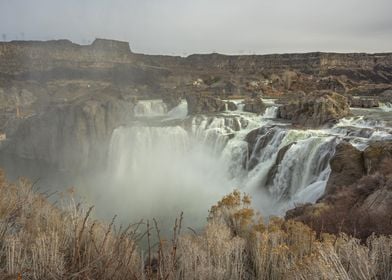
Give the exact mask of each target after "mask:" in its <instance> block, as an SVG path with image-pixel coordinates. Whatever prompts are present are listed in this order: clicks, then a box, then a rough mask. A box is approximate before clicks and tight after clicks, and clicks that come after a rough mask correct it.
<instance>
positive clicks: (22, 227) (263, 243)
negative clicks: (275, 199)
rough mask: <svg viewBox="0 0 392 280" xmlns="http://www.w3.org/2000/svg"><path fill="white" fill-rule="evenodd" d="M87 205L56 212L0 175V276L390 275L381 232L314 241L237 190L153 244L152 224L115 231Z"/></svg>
mask: <svg viewBox="0 0 392 280" xmlns="http://www.w3.org/2000/svg"><path fill="white" fill-rule="evenodd" d="M91 211H92V208H90V209H87V210H84V209H83V208H82V207H80V206H78V205H75V204H74V203H71V204H70V206H69V207H68V209H64V210H60V209H58V208H56V207H54V206H52V205H51V204H50V203H49V202H48V201H47V200H46V199H45V198H44V197H43V196H42V195H38V194H36V193H34V192H33V191H32V189H31V184H30V183H28V182H27V181H26V180H20V181H19V182H18V183H17V184H10V183H7V182H6V181H5V179H4V174H3V172H0V279H168V280H169V279H184V280H188V279H236V280H237V279H364V280H365V279H366V280H367V279H392V261H391V258H392V238H391V237H386V236H381V237H375V236H372V237H370V238H369V239H368V240H367V243H366V244H361V243H360V242H359V241H358V240H357V239H353V238H350V237H347V236H340V237H336V236H334V235H322V237H321V240H320V239H319V240H316V236H315V233H314V232H313V231H312V230H311V229H310V228H309V227H307V226H305V225H303V224H301V223H298V222H293V221H284V220H282V219H272V220H271V221H270V222H269V224H268V225H264V223H263V222H262V220H261V218H260V217H258V216H257V215H256V214H255V213H254V211H253V210H252V209H251V208H250V199H249V198H248V197H247V196H243V195H241V194H240V193H239V192H237V191H235V192H233V193H232V194H230V195H228V196H226V197H224V198H223V199H222V200H221V201H220V202H218V204H217V205H215V206H213V207H212V208H211V211H210V215H209V217H208V223H207V225H206V227H205V229H204V230H203V232H202V233H200V234H196V233H190V234H182V233H181V232H180V229H181V218H180V219H178V220H177V221H176V224H175V227H174V234H173V238H172V240H171V241H164V240H161V241H160V242H159V243H158V244H151V243H152V241H151V240H152V239H151V235H152V234H155V235H158V236H159V228H158V226H157V225H156V222H155V221H152V222H151V223H150V222H147V223H137V224H135V225H131V226H129V227H127V228H122V229H115V227H114V225H113V222H112V223H111V224H109V225H107V224H104V223H102V222H98V221H93V220H92V219H91V218H90V212H91ZM142 238H144V239H145V240H147V243H148V244H149V245H150V246H149V249H148V250H147V252H146V253H144V255H143V254H142V253H141V251H140V250H139V249H138V248H137V246H136V243H137V242H138V241H139V240H140V239H142Z"/></svg>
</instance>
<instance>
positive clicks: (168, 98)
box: [162, 92, 182, 111]
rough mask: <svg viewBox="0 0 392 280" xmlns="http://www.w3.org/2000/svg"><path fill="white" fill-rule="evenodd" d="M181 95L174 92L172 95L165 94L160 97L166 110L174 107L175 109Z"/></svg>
mask: <svg viewBox="0 0 392 280" xmlns="http://www.w3.org/2000/svg"><path fill="white" fill-rule="evenodd" d="M181 99H182V98H181V94H178V93H176V92H174V93H165V94H164V95H163V96H162V101H163V102H164V103H165V104H166V107H167V110H168V111H170V110H171V109H173V108H174V107H177V106H178V105H179V104H180V103H181Z"/></svg>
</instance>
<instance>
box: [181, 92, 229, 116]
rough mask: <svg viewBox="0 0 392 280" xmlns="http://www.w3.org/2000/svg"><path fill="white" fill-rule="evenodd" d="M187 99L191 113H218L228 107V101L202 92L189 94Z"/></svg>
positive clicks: (189, 112)
mask: <svg viewBox="0 0 392 280" xmlns="http://www.w3.org/2000/svg"><path fill="white" fill-rule="evenodd" d="M186 101H187V102H188V114H189V115H195V114H202V113H206V114H208V113H216V112H222V111H224V110H225V109H226V102H224V101H222V100H221V99H219V98H216V97H213V96H210V95H206V94H202V93H197V94H188V95H187V96H186Z"/></svg>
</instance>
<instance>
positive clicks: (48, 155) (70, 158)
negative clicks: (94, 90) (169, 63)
mask: <svg viewBox="0 0 392 280" xmlns="http://www.w3.org/2000/svg"><path fill="white" fill-rule="evenodd" d="M132 115H133V104H132V103H129V102H127V101H124V100H120V99H116V98H113V97H110V96H107V97H103V96H102V95H101V96H100V97H99V98H97V97H91V98H89V99H83V100H78V101H75V102H73V103H71V104H64V105H63V106H56V107H53V108H50V109H48V111H45V112H42V113H40V114H37V115H34V116H31V117H29V118H27V119H26V120H24V121H22V122H20V124H19V125H18V126H17V128H16V129H15V132H14V133H13V135H12V141H11V142H10V143H9V144H8V146H6V147H5V151H6V152H7V153H11V154H14V155H17V156H19V157H22V158H27V159H34V160H41V161H44V162H47V163H49V164H51V165H52V166H55V167H57V168H59V169H63V170H68V171H81V170H84V169H86V168H94V167H99V166H102V165H103V164H105V161H104V159H105V157H106V152H107V148H108V146H109V140H110V137H111V134H112V131H113V130H114V129H115V128H116V127H118V126H120V125H121V124H123V123H126V122H127V121H129V120H130V119H131V118H132Z"/></svg>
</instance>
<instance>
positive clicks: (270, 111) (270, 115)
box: [263, 106, 278, 119]
mask: <svg viewBox="0 0 392 280" xmlns="http://www.w3.org/2000/svg"><path fill="white" fill-rule="evenodd" d="M277 116H278V107H277V106H270V107H267V108H266V109H265V112H264V114H263V118H267V119H274V118H276V117H277Z"/></svg>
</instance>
